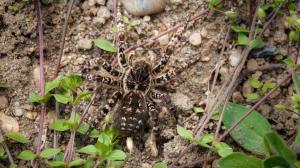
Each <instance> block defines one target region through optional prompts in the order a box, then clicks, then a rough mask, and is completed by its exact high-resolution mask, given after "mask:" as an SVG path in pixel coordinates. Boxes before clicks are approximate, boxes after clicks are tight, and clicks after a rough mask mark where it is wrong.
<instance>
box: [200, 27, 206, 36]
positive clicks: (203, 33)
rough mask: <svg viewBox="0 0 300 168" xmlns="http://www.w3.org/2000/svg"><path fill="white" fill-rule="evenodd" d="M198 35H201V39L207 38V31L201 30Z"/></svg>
mask: <svg viewBox="0 0 300 168" xmlns="http://www.w3.org/2000/svg"><path fill="white" fill-rule="evenodd" d="M200 34H201V36H202V37H203V38H208V31H207V29H206V28H203V29H202V30H201V32H200Z"/></svg>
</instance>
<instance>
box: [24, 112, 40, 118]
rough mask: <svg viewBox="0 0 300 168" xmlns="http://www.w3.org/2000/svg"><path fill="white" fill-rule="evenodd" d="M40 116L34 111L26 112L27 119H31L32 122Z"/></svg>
mask: <svg viewBox="0 0 300 168" xmlns="http://www.w3.org/2000/svg"><path fill="white" fill-rule="evenodd" d="M37 116H38V113H37V112H34V111H30V112H26V113H25V117H26V118H28V119H31V120H35V119H36V118H37Z"/></svg>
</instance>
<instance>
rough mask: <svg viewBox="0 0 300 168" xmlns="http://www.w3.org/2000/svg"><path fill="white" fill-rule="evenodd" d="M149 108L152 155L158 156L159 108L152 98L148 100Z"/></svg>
mask: <svg viewBox="0 0 300 168" xmlns="http://www.w3.org/2000/svg"><path fill="white" fill-rule="evenodd" d="M147 109H148V113H149V117H150V124H151V127H152V129H151V134H150V136H149V139H148V140H149V145H150V150H151V155H152V156H154V157H156V156H157V155H158V150H157V146H156V135H157V132H158V110H157V108H156V106H155V103H154V102H153V100H151V99H150V98H149V99H148V100H147Z"/></svg>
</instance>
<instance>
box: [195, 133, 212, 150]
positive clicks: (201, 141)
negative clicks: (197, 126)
mask: <svg viewBox="0 0 300 168" xmlns="http://www.w3.org/2000/svg"><path fill="white" fill-rule="evenodd" d="M213 141H214V136H213V135H212V134H204V135H202V136H200V137H199V138H198V139H197V140H196V142H197V144H198V145H200V146H203V147H206V148H210V147H211V146H210V145H208V143H211V142H213Z"/></svg>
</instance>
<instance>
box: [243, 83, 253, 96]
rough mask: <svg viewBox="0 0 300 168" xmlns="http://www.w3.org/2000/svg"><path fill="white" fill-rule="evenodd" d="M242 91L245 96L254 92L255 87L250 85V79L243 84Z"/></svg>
mask: <svg viewBox="0 0 300 168" xmlns="http://www.w3.org/2000/svg"><path fill="white" fill-rule="evenodd" d="M242 92H243V96H244V97H247V95H248V94H250V93H253V88H252V87H251V86H250V84H249V81H246V82H245V83H244V84H243V88H242Z"/></svg>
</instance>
